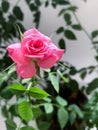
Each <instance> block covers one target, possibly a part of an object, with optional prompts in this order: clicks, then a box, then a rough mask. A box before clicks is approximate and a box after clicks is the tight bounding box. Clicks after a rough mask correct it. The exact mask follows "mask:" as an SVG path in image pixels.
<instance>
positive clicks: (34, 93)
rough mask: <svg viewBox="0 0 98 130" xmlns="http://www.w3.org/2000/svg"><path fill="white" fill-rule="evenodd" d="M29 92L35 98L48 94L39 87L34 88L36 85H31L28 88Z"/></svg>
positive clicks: (41, 97)
mask: <svg viewBox="0 0 98 130" xmlns="http://www.w3.org/2000/svg"><path fill="white" fill-rule="evenodd" d="M28 92H29V94H30V95H31V96H32V97H34V98H36V99H43V98H45V97H47V96H49V94H48V93H47V92H45V91H44V90H42V89H40V88H36V87H32V88H30V89H29V90H28Z"/></svg>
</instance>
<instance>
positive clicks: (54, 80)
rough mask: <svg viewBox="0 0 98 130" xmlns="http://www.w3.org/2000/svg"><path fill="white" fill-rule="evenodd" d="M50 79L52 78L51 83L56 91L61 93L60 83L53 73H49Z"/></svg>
mask: <svg viewBox="0 0 98 130" xmlns="http://www.w3.org/2000/svg"><path fill="white" fill-rule="evenodd" d="M49 77H50V81H51V83H52V85H53V88H54V89H55V90H56V92H57V93H59V83H58V79H57V77H56V76H55V75H53V74H52V73H49Z"/></svg>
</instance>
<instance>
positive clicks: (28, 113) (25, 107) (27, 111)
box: [18, 101, 33, 122]
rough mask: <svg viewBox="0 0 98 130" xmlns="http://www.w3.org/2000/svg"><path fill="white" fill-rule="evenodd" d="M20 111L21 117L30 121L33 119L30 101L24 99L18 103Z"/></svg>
mask: <svg viewBox="0 0 98 130" xmlns="http://www.w3.org/2000/svg"><path fill="white" fill-rule="evenodd" d="M18 112H19V115H20V117H21V118H22V119H23V120H25V121H26V122H29V121H31V120H32V119H33V112H32V108H31V105H30V103H29V102H27V101H23V102H21V103H20V104H18Z"/></svg>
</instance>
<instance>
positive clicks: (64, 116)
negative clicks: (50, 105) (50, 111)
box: [57, 107, 69, 130]
mask: <svg viewBox="0 0 98 130" xmlns="http://www.w3.org/2000/svg"><path fill="white" fill-rule="evenodd" d="M57 116H58V122H59V124H60V127H61V130H63V129H64V127H65V126H66V124H67V122H68V119H69V115H68V112H67V111H66V110H65V109H64V108H63V107H61V108H59V109H58V113H57Z"/></svg>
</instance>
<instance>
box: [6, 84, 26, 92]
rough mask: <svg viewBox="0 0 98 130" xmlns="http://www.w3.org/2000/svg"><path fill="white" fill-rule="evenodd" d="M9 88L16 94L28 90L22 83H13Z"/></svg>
mask: <svg viewBox="0 0 98 130" xmlns="http://www.w3.org/2000/svg"><path fill="white" fill-rule="evenodd" d="M8 88H9V89H11V90H12V92H14V93H15V94H23V93H24V92H25V91H26V88H25V87H24V86H22V85H21V84H12V85H10V86H8Z"/></svg>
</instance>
